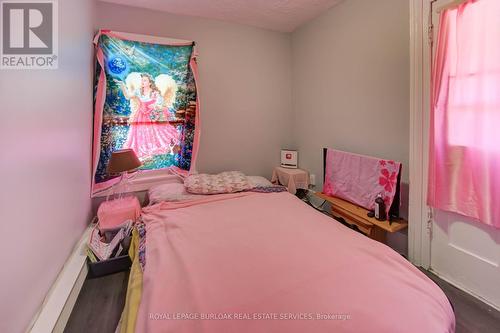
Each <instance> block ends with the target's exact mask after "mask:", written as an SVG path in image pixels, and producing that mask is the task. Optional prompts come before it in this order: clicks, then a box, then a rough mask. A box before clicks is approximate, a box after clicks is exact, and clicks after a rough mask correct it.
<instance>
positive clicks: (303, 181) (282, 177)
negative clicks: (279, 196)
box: [271, 167, 309, 194]
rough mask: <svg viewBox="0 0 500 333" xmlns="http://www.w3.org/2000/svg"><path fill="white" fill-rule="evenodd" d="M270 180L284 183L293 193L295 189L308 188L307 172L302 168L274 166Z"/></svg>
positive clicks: (274, 182)
mask: <svg viewBox="0 0 500 333" xmlns="http://www.w3.org/2000/svg"><path fill="white" fill-rule="evenodd" d="M271 182H272V183H273V184H277V183H278V184H281V185H284V186H286V187H287V188H288V192H290V193H292V194H295V193H296V192H297V189H304V190H307V189H308V188H309V172H307V171H306V170H302V169H289V168H283V167H275V168H274V170H273V177H272V178H271Z"/></svg>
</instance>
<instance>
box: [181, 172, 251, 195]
mask: <svg viewBox="0 0 500 333" xmlns="http://www.w3.org/2000/svg"><path fill="white" fill-rule="evenodd" d="M184 186H185V187H186V190H187V191H188V192H189V193H195V194H220V193H235V192H241V191H245V190H249V189H251V188H252V185H251V184H250V182H249V181H248V178H247V177H246V176H245V174H244V173H242V172H240V171H226V172H222V173H219V174H218V175H208V174H203V173H202V174H197V175H191V176H188V177H187V178H186V179H185V180H184Z"/></svg>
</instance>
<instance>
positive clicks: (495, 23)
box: [427, 0, 500, 228]
mask: <svg viewBox="0 0 500 333" xmlns="http://www.w3.org/2000/svg"><path fill="white" fill-rule="evenodd" d="M431 100H432V105H431V129H430V156H429V184H428V185H429V186H428V197H427V201H428V204H429V205H430V206H432V207H435V208H438V209H441V210H446V211H451V212H456V213H459V214H462V215H465V216H469V217H471V218H473V219H476V220H478V221H480V222H482V223H486V224H489V225H492V226H494V227H496V228H500V0H475V1H474V0H469V1H467V2H466V3H464V4H462V5H460V6H459V7H458V8H455V9H451V10H446V11H444V12H443V13H441V18H440V24H439V34H438V41H437V49H436V52H435V59H434V65H433V73H432V96H431Z"/></svg>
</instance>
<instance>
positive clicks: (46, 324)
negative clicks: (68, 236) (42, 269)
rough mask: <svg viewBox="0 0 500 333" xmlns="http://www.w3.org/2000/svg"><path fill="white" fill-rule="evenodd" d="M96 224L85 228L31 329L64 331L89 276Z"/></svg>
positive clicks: (34, 331) (35, 332)
mask: <svg viewBox="0 0 500 333" xmlns="http://www.w3.org/2000/svg"><path fill="white" fill-rule="evenodd" d="M91 230H92V227H91V226H89V227H88V228H87V229H85V231H84V233H83V235H82V237H81V238H80V240H79V241H78V243H77V245H76V246H75V248H74V249H73V252H72V253H71V255H70V256H69V258H68V260H67V261H66V262H65V263H64V266H63V268H62V270H61V272H60V273H59V275H58V276H57V279H56V281H55V282H54V284H53V285H52V287H51V288H50V290H49V292H48V293H47V296H45V299H44V301H43V303H42V306H41V307H40V310H39V311H38V312H37V314H36V315H35V317H34V318H33V320H32V322H31V324H30V326H29V328H28V330H27V332H30V333H50V332H56V333H59V332H63V331H64V328H65V327H66V323H67V322H68V319H69V316H70V314H71V311H72V310H73V307H74V305H75V303H76V299H77V298H78V294H79V293H80V290H81V289H82V286H83V282H84V281H85V279H86V277H87V272H88V271H87V270H88V269H87V265H86V259H87V254H86V249H87V248H86V246H87V245H86V244H87V240H88V237H89V235H90V232H91Z"/></svg>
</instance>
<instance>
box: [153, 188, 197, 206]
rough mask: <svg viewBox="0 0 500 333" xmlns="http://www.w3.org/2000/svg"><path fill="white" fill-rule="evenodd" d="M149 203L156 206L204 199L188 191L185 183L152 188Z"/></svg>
mask: <svg viewBox="0 0 500 333" xmlns="http://www.w3.org/2000/svg"><path fill="white" fill-rule="evenodd" d="M148 195H149V202H150V203H151V204H152V205H154V204H157V203H159V202H162V201H184V200H193V199H199V198H202V197H204V196H203V195H199V194H191V193H188V192H187V191H186V188H185V187H184V184H183V183H167V184H160V185H155V186H153V187H151V188H150V189H149V190H148Z"/></svg>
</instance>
